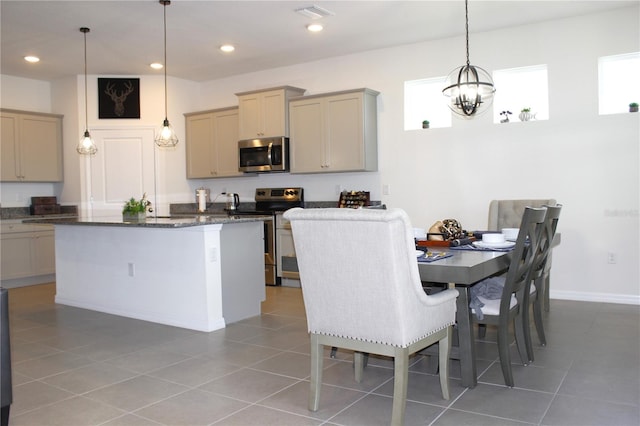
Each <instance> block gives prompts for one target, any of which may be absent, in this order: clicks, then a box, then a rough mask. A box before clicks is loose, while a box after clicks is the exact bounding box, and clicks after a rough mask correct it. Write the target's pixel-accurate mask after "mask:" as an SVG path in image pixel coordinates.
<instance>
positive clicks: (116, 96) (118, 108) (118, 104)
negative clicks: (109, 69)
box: [104, 81, 134, 117]
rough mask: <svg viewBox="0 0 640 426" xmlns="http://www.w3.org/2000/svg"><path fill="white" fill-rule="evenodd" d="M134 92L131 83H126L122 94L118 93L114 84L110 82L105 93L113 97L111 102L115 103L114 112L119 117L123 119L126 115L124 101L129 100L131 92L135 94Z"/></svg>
mask: <svg viewBox="0 0 640 426" xmlns="http://www.w3.org/2000/svg"><path fill="white" fill-rule="evenodd" d="M133 90H134V88H133V84H132V83H131V82H130V81H125V83H124V90H123V91H122V92H120V93H118V92H117V91H116V90H115V89H114V84H113V82H109V83H108V84H107V87H106V89H105V91H104V93H106V94H107V95H109V96H110V97H111V100H112V101H113V103H114V110H113V112H114V113H115V114H116V115H117V116H118V117H122V116H123V115H124V101H125V100H126V99H127V96H129V95H130V94H131V92H133Z"/></svg>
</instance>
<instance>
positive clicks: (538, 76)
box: [493, 64, 549, 123]
mask: <svg viewBox="0 0 640 426" xmlns="http://www.w3.org/2000/svg"><path fill="white" fill-rule="evenodd" d="M493 83H494V84H495V86H496V95H495V99H494V100H493V122H494V123H499V122H500V120H502V119H504V115H500V113H501V112H502V111H510V112H511V115H509V116H508V117H509V120H510V121H521V120H520V118H519V115H520V112H521V111H522V110H523V109H525V108H529V109H530V114H531V115H533V119H535V120H548V119H549V84H548V77H547V65H546V64H545V65H535V66H530V67H521V68H510V69H504V70H497V71H494V72H493Z"/></svg>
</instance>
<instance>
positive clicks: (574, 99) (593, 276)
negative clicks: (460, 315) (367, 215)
mask: <svg viewBox="0 0 640 426" xmlns="http://www.w3.org/2000/svg"><path fill="white" fill-rule="evenodd" d="M638 13H639V10H638V7H637V6H635V7H631V8H625V9H619V10H615V11H612V12H607V13H603V14H598V15H588V16H584V17H578V18H572V19H564V20H559V21H550V22H546V23H542V24H536V25H530V26H526V27H518V28H512V29H504V30H500V31H493V32H487V33H480V34H471V39H470V41H471V61H472V63H473V64H477V65H479V66H482V67H483V68H485V69H488V70H494V69H501V68H511V67H519V66H527V65H536V64H542V63H545V64H547V65H548V70H549V85H550V96H549V102H550V117H551V118H550V120H549V121H539V122H535V121H534V122H527V123H518V122H516V123H510V124H493V123H492V119H491V116H490V115H489V114H487V115H484V116H481V117H478V118H475V119H473V120H470V121H463V120H457V119H456V120H454V124H453V127H452V128H449V129H430V130H416V131H408V132H405V131H404V130H403V83H404V81H405V80H412V79H418V78H429V77H437V76H444V75H446V74H448V73H449V71H451V70H452V69H453V68H455V67H457V66H460V65H462V64H463V63H464V60H465V57H464V39H463V38H461V37H458V38H453V39H445V40H437V41H433V42H427V43H420V44H414V45H406V46H400V47H396V48H390V49H384V50H378V51H372V52H366V53H362V54H357V55H350V56H345V57H339V58H332V59H328V60H323V61H317V62H314V63H307V64H302V65H297V66H291V67H284V68H280V69H273V70H268V71H264V72H257V73H252V74H247V75H241V76H236V77H233V78H227V79H222V80H216V81H210V82H207V83H204V84H195V83H191V82H185V81H181V80H176V79H170V82H169V84H170V86H169V104H170V112H169V119H170V120H171V122H172V124H173V125H174V127H176V130H177V132H178V136H179V137H180V140H181V144H180V145H179V146H178V148H177V149H176V150H175V152H163V153H162V167H161V176H160V178H159V180H160V181H161V182H160V183H161V188H162V190H159V192H161V193H163V194H164V196H165V197H166V198H165V199H164V200H163V202H165V203H169V202H193V200H194V191H193V190H194V189H195V188H197V187H199V186H206V187H208V188H211V192H212V194H216V193H219V192H222V191H225V190H228V191H233V192H238V193H239V194H240V196H241V198H242V199H243V200H252V199H253V194H254V190H255V188H256V187H259V186H265V187H274V186H288V185H295V186H302V187H304V188H305V197H306V199H307V200H309V201H318V200H337V199H338V195H337V194H336V188H337V187H342V188H344V189H353V190H368V191H371V193H372V198H374V199H381V200H382V201H383V202H384V203H386V204H387V205H388V206H390V207H401V208H404V209H405V210H407V212H408V213H409V215H410V217H411V219H412V221H413V223H414V225H416V226H422V227H428V226H430V225H431V224H432V223H433V222H435V221H436V220H439V219H444V218H449V217H453V218H457V219H458V220H460V221H461V223H462V224H463V226H464V227H465V228H467V229H470V230H471V229H484V228H485V227H486V223H487V209H488V205H489V202H490V200H492V199H501V198H556V199H557V200H558V201H559V202H561V203H563V204H564V209H563V212H562V216H561V219H560V224H559V231H560V232H561V233H562V240H563V241H562V245H561V246H560V247H558V248H557V249H556V250H555V252H554V268H553V273H552V275H553V278H552V287H551V296H552V297H556V298H571V299H584V300H605V301H614V302H623V303H640V278H639V265H638V259H639V258H640V252H639V246H638V236H639V231H640V228H639V226H638V225H639V223H638V222H639V217H638V206H639V199H638V198H639V192H640V188H639V186H640V185H639V174H638V168H639V163H640V161H639V150H638V142H639V140H640V130H639V129H640V115H638V114H620V115H612V116H599V115H598V105H597V90H598V88H597V58H598V57H599V56H603V55H613V54H618V53H626V52H632V51H638V50H640V42H639V40H640V34H639V32H638V26H637V16H638ZM94 80H95V79H94ZM141 82H144V84H145V85H142V88H141V91H142V96H143V98H142V99H143V107H142V115H143V118H142V119H141V123H140V124H143V123H144V124H149V123H151V124H153V125H154V126H155V125H157V124H156V122H158V123H159V122H160V121H161V119H162V118H163V111H161V105H162V101H161V96H162V86H161V81H160V80H158V79H157V78H156V77H142V80H141ZM94 84H95V83H94ZM280 85H292V86H297V87H302V88H305V89H307V93H308V94H313V93H322V92H329V91H337V90H345V89H352V88H359V87H370V88H372V89H375V90H378V91H380V92H381V95H380V96H379V100H378V107H379V114H378V129H379V130H378V138H379V164H380V166H379V171H378V172H375V173H346V174H328V175H290V174H273V175H259V176H256V177H248V178H235V179H210V180H193V181H187V180H186V179H185V178H184V176H185V157H184V143H183V141H184V120H183V119H182V117H181V116H179V115H178V113H182V112H192V111H199V110H205V109H211V108H218V107H226V106H231V105H236V104H237V100H236V97H235V95H234V93H236V92H241V91H247V90H252V89H260V88H268V87H274V86H280ZM145 87H146V89H145ZM143 89H144V90H143ZM498 90H499V88H498ZM153 91H157V92H158V93H157V96H154V95H153V93H151V92H153ZM89 93H95V90H92V89H91V88H90V89H89ZM147 96H149V98H147ZM2 100H3V106H4V100H5V98H4V94H3V98H2ZM516 108H517V107H516ZM514 109H515V108H514ZM55 112H59V111H55ZM90 116H93V120H95V114H94V115H92V113H91V112H90ZM91 121H92V120H90V127H91V126H92V123H91ZM96 121H97V120H96ZM104 122H105V120H100V121H99V122H96V123H94V124H95V125H101V126H102V125H104ZM109 124H110V123H109ZM123 125H131V124H130V123H123ZM78 134H79V132H78ZM65 143H73V145H74V146H75V143H77V141H76V140H75V139H74V140H73V142H69V141H65ZM495 162H497V163H498V165H497V166H496V167H488V166H487V164H488V163H493V164H495ZM383 184H384V185H389V187H390V189H391V191H390V194H389V195H384V196H383V195H382V185H383ZM3 190H4V185H3ZM3 192H4V191H3ZM2 201H3V206H4V205H5V204H4V201H5V200H4V194H3V199H2ZM64 201H69V202H71V201H74V200H72V199H65V200H64ZM608 252H613V253H615V254H616V256H617V263H616V264H608V263H607V253H608Z"/></svg>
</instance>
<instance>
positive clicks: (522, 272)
mask: <svg viewBox="0 0 640 426" xmlns="http://www.w3.org/2000/svg"><path fill="white" fill-rule="evenodd" d="M546 213H547V209H546V208H532V207H525V209H524V213H523V215H522V219H521V221H520V223H519V228H520V232H519V233H518V238H517V240H516V244H515V247H514V248H513V251H512V252H511V263H510V264H509V269H508V271H507V273H506V274H503V275H501V276H498V277H495V278H494V277H492V278H489V279H490V280H493V279H497V280H499V281H500V282H501V284H502V282H503V284H502V292H501V296H500V298H499V299H490V298H485V297H482V296H477V297H478V299H479V300H480V302H482V303H483V304H484V306H482V307H481V308H479V309H476V308H474V309H472V315H473V321H474V322H475V323H477V324H480V325H495V326H497V328H498V330H497V332H498V354H499V357H500V366H501V368H502V375H503V376H504V382H505V384H506V385H507V386H509V387H513V386H514V381H513V372H512V370H511V355H510V352H509V346H510V340H509V326H510V325H512V326H513V330H514V334H515V338H516V339H515V340H516V345H517V348H518V353H519V355H520V359H521V361H522V363H523V364H525V365H526V364H528V363H529V354H528V353H527V343H526V337H525V334H524V322H523V321H524V316H523V314H522V312H523V311H524V310H525V309H527V308H528V303H529V296H528V295H529V291H530V287H531V281H532V280H531V278H532V274H533V268H534V261H535V259H536V254H537V252H538V247H539V245H540V238H541V234H542V231H543V230H544V219H545V216H546ZM483 281H484V280H483ZM483 281H481V282H480V283H478V284H476V286H478V285H483V284H485V282H483ZM473 290H474V289H473V288H472V290H471V292H472V294H473V293H474V291H473Z"/></svg>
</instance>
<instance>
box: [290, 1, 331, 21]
mask: <svg viewBox="0 0 640 426" xmlns="http://www.w3.org/2000/svg"><path fill="white" fill-rule="evenodd" d="M296 12H298V13H299V14H300V15H302V16H305V17H307V18H311V19H320V18H324V17H325V16H333V15H335V13H333V12H331V11H328V10H327V9H324V8H322V7H320V6H316V5H315V4H314V5H313V6H309V7H303V8H302V9H296Z"/></svg>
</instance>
